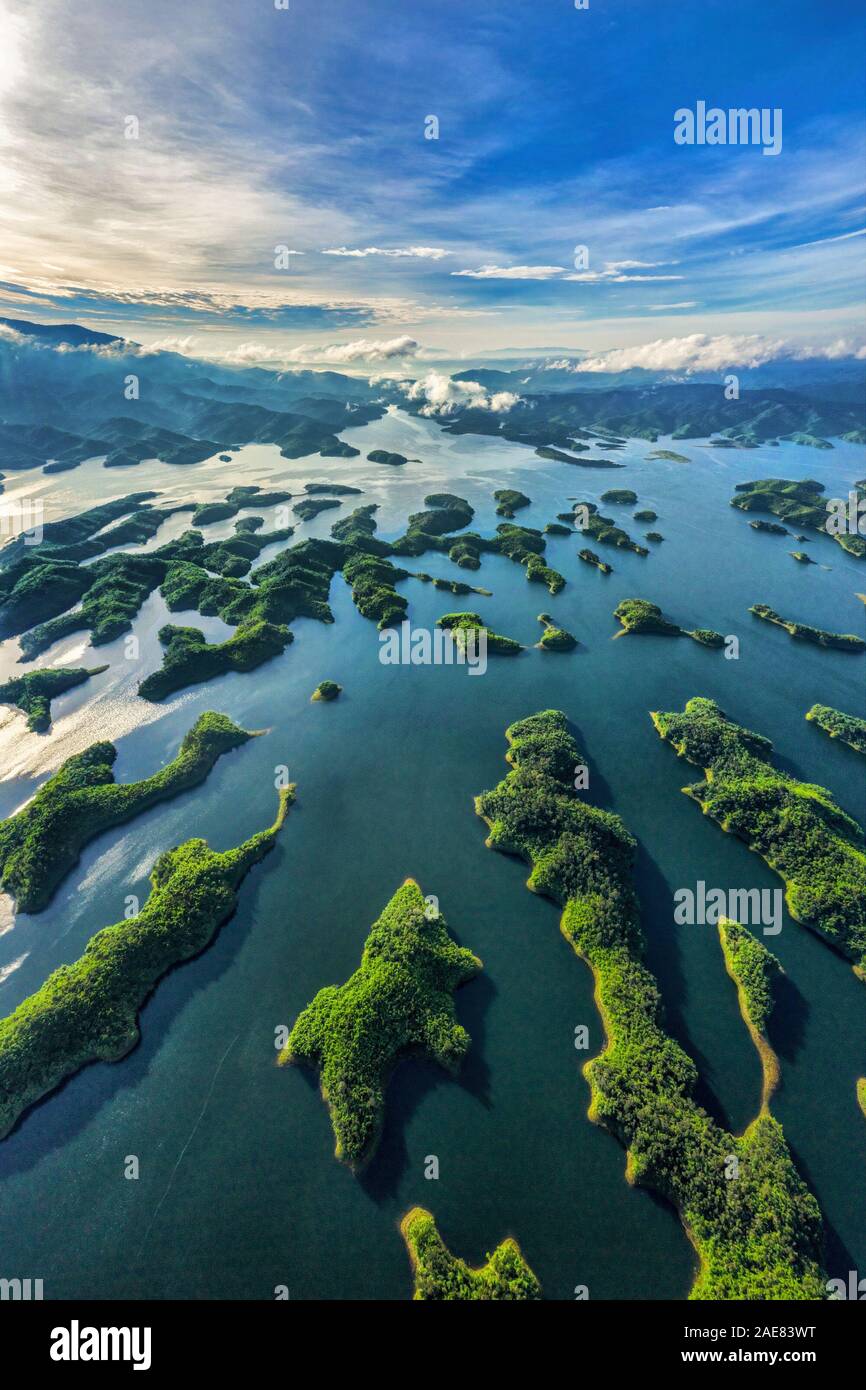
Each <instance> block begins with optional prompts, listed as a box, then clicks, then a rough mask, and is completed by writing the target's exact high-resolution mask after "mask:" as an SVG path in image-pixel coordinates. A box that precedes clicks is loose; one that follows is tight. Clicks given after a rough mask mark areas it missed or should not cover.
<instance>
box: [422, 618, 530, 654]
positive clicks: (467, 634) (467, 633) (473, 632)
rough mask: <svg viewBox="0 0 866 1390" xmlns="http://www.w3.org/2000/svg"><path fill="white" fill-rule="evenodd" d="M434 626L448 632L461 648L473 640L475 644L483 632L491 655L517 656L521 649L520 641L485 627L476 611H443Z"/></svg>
mask: <svg viewBox="0 0 866 1390" xmlns="http://www.w3.org/2000/svg"><path fill="white" fill-rule="evenodd" d="M436 626H437V627H441V628H443V629H444V630H445V631H446V632H450V633H451V634H452V636H453V638H454V641H455V642H456V643H457V645H458V646H459V647H461V648H465V647H466V646H467V645H468V644H469V642H470V641H473V640H474V641H475V643H476V644H477V642H478V639H479V636H480V634H481V633H484V638H485V642H486V644H487V651H488V653H489V654H491V655H494V656H518V655H519V654H520V652H522V651H523V647H522V646H521V645H520V643H519V642H515V641H514V639H513V638H512V637H503V636H501V634H500V633H498V632H494V631H493V630H492V628H489V627H485V625H484V619H483V618H482V617H481V616H480V615H479V614H478V613H443V614H442V617H441V618H437V619H436Z"/></svg>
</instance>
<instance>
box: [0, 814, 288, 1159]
mask: <svg viewBox="0 0 866 1390" xmlns="http://www.w3.org/2000/svg"><path fill="white" fill-rule="evenodd" d="M293 796H294V788H293V787H287V788H286V789H285V790H284V791H282V792H281V793H280V807H279V812H278V814H277V819H276V820H275V821H274V823H273V825H272V826H271V827H270V829H269V830H261V831H259V832H258V834H256V835H253V836H252V838H251V839H249V840H246V841H245V842H244V843H243V844H242V845H238V847H237V848H236V849H230V850H226V851H224V852H223V853H221V854H220V853H217V852H216V851H214V850H212V849H210V848H209V847H208V844H207V842H206V841H205V840H187V841H186V842H185V843H184V844H182V845H179V846H178V847H177V848H176V849H170V850H167V851H166V852H165V853H164V854H161V855H160V857H159V859H157V861H156V863H155V865H154V867H153V872H152V874H151V876H150V881H151V885H152V888H151V893H150V897H149V898H148V900H147V902H146V903H145V904H144V906H143V908H142V909H141V911H140V912H139V913H138V915H137V916H135V917H129V918H126V919H125V920H124V921H122V922H118V923H117V924H116V926H113V927H105V928H104V929H103V930H102V931H100V932H97V934H96V935H95V936H93V937H91V939H90V941H89V942H88V944H87V947H86V948H85V951H84V954H83V955H82V956H80V957H79V959H78V960H77V961H75V962H74V964H72V965H62V966H60V968H59V969H57V970H55V971H54V973H53V974H52V975H49V977H48V979H47V980H46V981H45V984H44V985H43V986H42V988H41V989H39V990H37V991H36V993H35V994H31V995H30V996H29V997H28V998H27V999H25V1000H24V1001H23V1003H21V1004H19V1005H18V1008H17V1009H15V1011H14V1012H13V1013H11V1014H10V1015H9V1016H8V1018H3V1019H0V1139H3V1138H5V1137H6V1135H7V1134H8V1133H9V1132H10V1130H11V1129H13V1127H14V1126H15V1124H16V1122H17V1121H18V1119H19V1118H20V1116H21V1115H22V1114H23V1113H24V1111H25V1110H27V1109H29V1107H30V1106H31V1105H33V1104H34V1103H35V1102H36V1101H37V1100H39V1099H40V1098H41V1097H42V1096H44V1095H47V1094H48V1093H49V1091H53V1090H54V1089H55V1087H57V1086H59V1085H60V1083H61V1081H64V1080H65V1079H66V1078H67V1077H68V1076H73V1075H74V1074H75V1072H77V1071H80V1070H81V1068H82V1067H84V1066H86V1065H87V1063H88V1062H116V1061H119V1059H120V1058H121V1057H124V1056H126V1054H127V1052H129V1051H131V1049H132V1048H133V1047H134V1046H135V1044H136V1043H137V1042H138V1037H139V1033H138V1011H139V1009H140V1008H141V1006H142V1004H143V1003H144V1001H145V1000H146V999H147V997H148V995H149V994H150V992H151V991H152V989H153V988H154V986H155V985H156V983H157V981H158V980H160V979H161V977H162V976H163V975H165V974H166V972H167V971H169V970H170V969H171V968H172V966H174V965H177V964H179V963H180V962H181V961H184V960H189V959H190V957H192V956H195V955H198V953H199V951H202V950H203V949H204V948H205V946H207V945H208V944H209V943H210V941H211V940H212V938H213V936H214V935H215V933H216V931H217V929H218V928H219V927H220V926H222V924H223V922H225V921H226V919H227V918H228V917H230V916H231V914H232V913H233V912H234V910H235V907H236V906H237V892H238V888H239V887H240V884H241V882H242V881H243V879H244V878H245V877H246V875H247V873H248V872H249V870H250V869H251V868H252V866H253V865H254V864H256V863H258V861H259V860H260V859H263V858H264V856H265V855H266V854H267V853H268V852H269V851H270V850H271V849H272V848H273V845H274V842H275V840H276V837H277V834H278V832H279V830H280V828H281V827H282V825H283V822H284V820H285V817H286V812H287V810H288V807H289V805H290V804H291V802H292V800H293Z"/></svg>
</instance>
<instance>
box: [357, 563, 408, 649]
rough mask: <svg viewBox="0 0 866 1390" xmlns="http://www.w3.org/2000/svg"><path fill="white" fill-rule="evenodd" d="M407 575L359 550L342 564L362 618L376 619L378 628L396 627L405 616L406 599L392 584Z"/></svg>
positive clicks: (406, 571) (401, 570)
mask: <svg viewBox="0 0 866 1390" xmlns="http://www.w3.org/2000/svg"><path fill="white" fill-rule="evenodd" d="M408 575H409V571H408V570H404V569H398V567H397V566H396V565H392V563H391V561H390V560H384V559H380V558H378V557H377V556H375V555H367V554H366V553H364V552H363V551H356V552H355V553H354V554H353V555H351V556H350V558H349V559H348V560H347V561H346V563H345V565H344V566H343V578H344V579H345V580H346V582H347V584H351V586H352V601H353V603H354V604H355V607H356V608H357V610H358V612H359V613H360V614H361V616H362V617H364V618H371V619H372V620H373V621H374V622H376V623H377V624H378V626H379V629H380V631H381V630H383V629H384V628H386V627H398V626H399V624H400V623H402V621H403V619H404V618H405V617H406V609H407V607H408V601H407V599H405V598H404V596H403V595H402V594H398V593H397V590H396V588H395V587H394V586H395V584H396V583H397V582H398V580H400V579H406V578H408Z"/></svg>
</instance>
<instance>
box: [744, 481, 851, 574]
mask: <svg viewBox="0 0 866 1390" xmlns="http://www.w3.org/2000/svg"><path fill="white" fill-rule="evenodd" d="M736 494H737V495H736V496H735V497H732V498H731V506H732V507H738V508H739V509H740V511H743V512H771V513H772V514H773V516H778V517H781V518H782V519H783V520H785V521H789V522H790V523H791V525H792V526H795V527H798V528H800V529H806V530H811V531H823V532H824V534H825V535H831V534H832V536H833V540H834V541H837V542H838V544H839V545H841V546H842V548H843V550H847V551H848V553H849V555H855V556H857V557H858V558H859V559H861V560H862V559H864V558H866V537H864V536H861V535H858V534H857V533H856V532H850V531H839V532H836V533H832V532H829V531H828V530H827V521H828V512H827V499H826V498H825V497H824V484H823V483H819V482H818V481H817V480H816V479H815V478H803V479H799V480H797V481H795V480H793V479H791V478H758V479H756V480H755V481H753V482H749V483H737V486H736ZM761 529H769V527H766V528H761Z"/></svg>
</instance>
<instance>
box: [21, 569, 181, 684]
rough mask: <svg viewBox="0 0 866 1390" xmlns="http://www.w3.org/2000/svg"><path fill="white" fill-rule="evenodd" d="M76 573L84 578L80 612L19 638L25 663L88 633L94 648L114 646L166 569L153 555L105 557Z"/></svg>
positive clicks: (52, 621)
mask: <svg viewBox="0 0 866 1390" xmlns="http://www.w3.org/2000/svg"><path fill="white" fill-rule="evenodd" d="M77 573H78V574H79V575H81V576H83V577H86V578H87V586H86V592H85V593H84V597H83V600H82V603H81V606H80V608H73V609H71V610H70V611H69V612H64V613H62V614H60V615H59V616H57V617H54V618H50V619H49V620H48V621H47V622H40V623H39V624H38V626H36V627H33V629H32V631H30V632H25V633H24V634H23V636H22V638H21V655H22V658H23V659H24V660H25V661H30V660H32V659H33V657H35V656H38V655H39V653H40V652H44V651H45V650H47V648H48V647H50V646H51V644H52V643H53V642H56V641H58V640H59V639H60V638H61V637H68V636H69V635H70V634H71V633H73V632H83V631H87V630H89V631H90V642H91V645H92V646H94V647H98V646H103V645H104V644H105V643H106V642H113V641H114V640H115V638H117V637H120V636H121V635H122V634H123V633H124V632H128V631H129V629H130V628H131V627H132V620H133V618H134V617H136V615H137V614H138V612H139V609H140V608H141V605H142V604H143V603H144V601H145V599H146V598H147V597H148V595H149V594H151V593H152V592H153V590H154V589H155V588H156V587H157V585H158V584H159V583H160V582H161V580H162V578H163V576H164V575H165V565H164V563H163V562H162V561H160V560H158V559H156V558H155V556H153V555H127V554H123V553H121V554H118V555H106V556H105V558H104V559H102V560H96V561H95V562H94V563H93V564H92V565H87V566H81V567H80V568H79V569H78V571H77Z"/></svg>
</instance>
